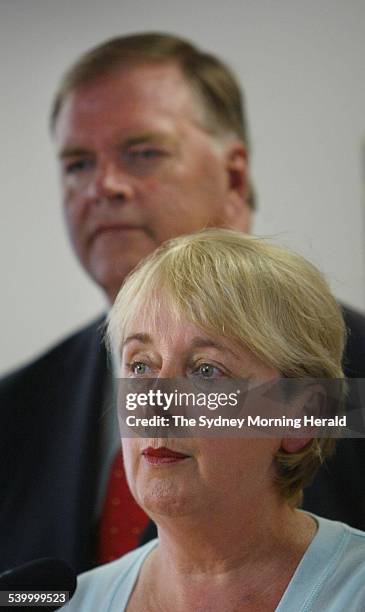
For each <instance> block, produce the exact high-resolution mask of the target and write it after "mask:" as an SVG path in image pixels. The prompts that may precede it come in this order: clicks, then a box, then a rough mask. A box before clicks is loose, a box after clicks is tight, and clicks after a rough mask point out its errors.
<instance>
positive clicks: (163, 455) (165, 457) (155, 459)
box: [142, 446, 189, 465]
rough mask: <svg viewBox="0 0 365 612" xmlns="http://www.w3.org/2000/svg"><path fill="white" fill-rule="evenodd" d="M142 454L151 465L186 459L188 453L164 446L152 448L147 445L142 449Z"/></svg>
mask: <svg viewBox="0 0 365 612" xmlns="http://www.w3.org/2000/svg"><path fill="white" fill-rule="evenodd" d="M142 455H143V457H144V458H145V460H146V461H147V463H150V464H151V465H165V464H167V463H179V462H180V461H184V459H188V457H189V455H184V454H183V453H178V452H177V451H173V450H171V449H169V448H166V446H160V447H159V448H152V446H149V447H148V448H145V449H144V450H143V451H142Z"/></svg>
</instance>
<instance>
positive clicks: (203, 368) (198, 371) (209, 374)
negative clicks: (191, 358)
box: [193, 363, 224, 378]
mask: <svg viewBox="0 0 365 612" xmlns="http://www.w3.org/2000/svg"><path fill="white" fill-rule="evenodd" d="M193 375H194V376H201V377H202V378H221V377H222V376H224V372H223V371H222V370H221V369H220V368H218V367H217V366H214V365H213V364H211V363H201V364H199V365H198V366H197V367H196V368H195V369H194V371H193Z"/></svg>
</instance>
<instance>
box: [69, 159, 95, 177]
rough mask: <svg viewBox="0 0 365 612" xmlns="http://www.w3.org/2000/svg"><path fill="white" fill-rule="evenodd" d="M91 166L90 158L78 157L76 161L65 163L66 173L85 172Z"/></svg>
mask: <svg viewBox="0 0 365 612" xmlns="http://www.w3.org/2000/svg"><path fill="white" fill-rule="evenodd" d="M90 167H91V160H90V159H77V160H75V161H71V162H68V163H67V164H66V165H65V171H66V174H76V173H77V172H83V171H84V170H88V169H89V168H90Z"/></svg>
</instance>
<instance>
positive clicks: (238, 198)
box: [224, 140, 252, 233]
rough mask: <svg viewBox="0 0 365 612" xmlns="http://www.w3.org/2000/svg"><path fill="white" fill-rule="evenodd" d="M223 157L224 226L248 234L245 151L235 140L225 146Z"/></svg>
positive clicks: (248, 185)
mask: <svg viewBox="0 0 365 612" xmlns="http://www.w3.org/2000/svg"><path fill="white" fill-rule="evenodd" d="M224 156H225V170H226V175H227V193H226V206H225V217H226V225H227V227H231V228H234V229H238V230H242V231H244V232H246V233H249V231H250V227H251V214H252V211H251V208H250V205H249V203H248V200H249V195H250V173H249V163H248V153H247V149H246V147H245V146H244V144H243V143H242V142H240V141H239V140H235V141H234V142H230V143H228V144H227V146H226V149H225V153H224Z"/></svg>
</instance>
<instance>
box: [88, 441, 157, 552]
mask: <svg viewBox="0 0 365 612" xmlns="http://www.w3.org/2000/svg"><path fill="white" fill-rule="evenodd" d="M148 521H149V518H148V516H147V515H146V514H145V513H144V512H143V510H142V509H141V508H140V507H139V506H138V505H137V503H136V501H135V500H134V498H133V497H132V494H131V492H130V490H129V487H128V484H127V479H126V476H125V471H124V465H123V458H122V454H121V451H118V452H117V454H116V457H115V459H114V461H113V464H112V467H111V471H110V476H109V482H108V487H107V491H106V496H105V501H104V507H103V512H102V515H101V521H100V534H99V554H98V562H99V563H100V564H102V563H108V562H109V561H114V559H118V558H119V557H120V556H121V555H124V554H125V553H126V552H128V551H130V550H133V548H136V546H138V543H139V539H140V536H141V534H142V532H143V531H144V529H145V528H146V527H147V524H148Z"/></svg>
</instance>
